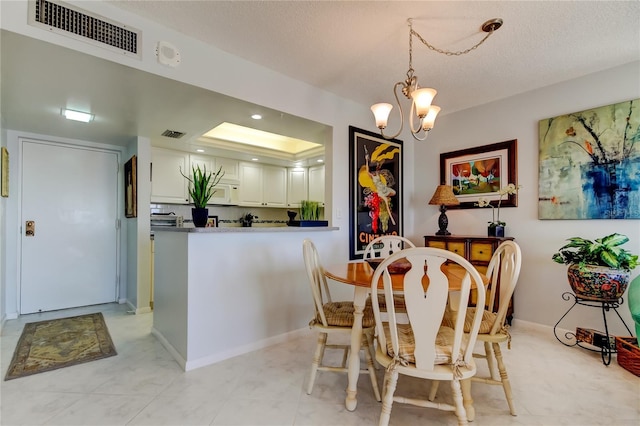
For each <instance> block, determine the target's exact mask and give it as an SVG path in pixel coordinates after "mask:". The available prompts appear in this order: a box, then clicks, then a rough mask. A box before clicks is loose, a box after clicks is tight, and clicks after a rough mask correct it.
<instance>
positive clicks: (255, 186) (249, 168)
mask: <svg viewBox="0 0 640 426" xmlns="http://www.w3.org/2000/svg"><path fill="white" fill-rule="evenodd" d="M239 170H240V191H239V200H238V201H239V203H238V204H239V205H241V206H253V207H286V206H287V169H286V168H285V167H278V166H269V165H263V164H256V163H245V162H241V163H240V164H239Z"/></svg>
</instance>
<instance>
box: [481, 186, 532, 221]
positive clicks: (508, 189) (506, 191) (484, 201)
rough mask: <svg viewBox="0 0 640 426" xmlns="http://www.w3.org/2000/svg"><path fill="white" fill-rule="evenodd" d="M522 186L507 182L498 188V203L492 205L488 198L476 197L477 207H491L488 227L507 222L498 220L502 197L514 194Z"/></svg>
mask: <svg viewBox="0 0 640 426" xmlns="http://www.w3.org/2000/svg"><path fill="white" fill-rule="evenodd" d="M520 188H522V185H515V184H513V183H510V184H508V185H507V186H505V187H504V188H500V190H499V191H498V194H499V195H500V198H498V205H497V206H494V205H493V204H491V201H489V199H488V198H485V197H480V198H478V202H477V203H476V204H475V205H476V206H478V207H487V206H488V207H491V216H492V217H491V219H492V220H491V222H488V223H489V228H495V227H496V226H505V225H506V224H507V223H506V222H503V221H501V220H500V205H502V198H503V197H504V196H505V195H514V194H517V193H518V191H519V190H520Z"/></svg>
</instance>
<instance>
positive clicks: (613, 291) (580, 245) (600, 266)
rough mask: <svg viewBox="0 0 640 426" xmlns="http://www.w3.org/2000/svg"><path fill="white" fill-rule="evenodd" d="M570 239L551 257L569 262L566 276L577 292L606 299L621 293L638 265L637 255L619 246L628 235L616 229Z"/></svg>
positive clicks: (581, 295) (591, 297) (610, 299)
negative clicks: (594, 237) (596, 235)
mask: <svg viewBox="0 0 640 426" xmlns="http://www.w3.org/2000/svg"><path fill="white" fill-rule="evenodd" d="M568 241H569V243H567V244H565V245H564V246H562V247H561V248H560V249H559V250H558V251H557V252H556V253H554V254H553V256H552V260H553V261H554V262H557V263H560V264H565V265H569V268H568V270H567V278H568V279H569V285H571V288H572V289H573V291H574V293H575V294H576V296H578V297H580V298H583V299H589V300H606V301H616V300H618V299H619V298H620V297H622V295H623V294H624V291H625V290H626V288H627V286H628V285H629V278H630V275H631V274H630V271H631V270H632V269H634V268H635V267H636V266H638V255H637V254H632V253H630V252H629V251H628V250H625V249H623V248H622V247H620V246H621V245H623V244H625V243H626V242H628V241H629V238H628V237H627V236H626V235H622V234H618V233H615V234H611V235H607V236H605V237H602V238H597V239H596V240H594V241H592V240H588V239H586V238H582V237H573V238H569V240H568Z"/></svg>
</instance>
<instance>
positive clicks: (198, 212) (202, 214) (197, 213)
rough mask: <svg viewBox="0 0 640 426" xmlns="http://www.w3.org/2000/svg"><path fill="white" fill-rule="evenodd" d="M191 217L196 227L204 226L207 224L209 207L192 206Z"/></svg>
mask: <svg viewBox="0 0 640 426" xmlns="http://www.w3.org/2000/svg"><path fill="white" fill-rule="evenodd" d="M191 218H192V219H193V225H194V226H195V227H196V228H204V227H206V226H207V219H209V209H205V208H202V207H193V208H192V209H191Z"/></svg>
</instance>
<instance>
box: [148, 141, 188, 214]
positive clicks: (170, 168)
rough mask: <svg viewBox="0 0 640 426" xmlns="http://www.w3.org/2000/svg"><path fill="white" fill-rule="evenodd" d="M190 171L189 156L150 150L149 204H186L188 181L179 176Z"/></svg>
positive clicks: (158, 149)
mask: <svg viewBox="0 0 640 426" xmlns="http://www.w3.org/2000/svg"><path fill="white" fill-rule="evenodd" d="M181 170H182V171H183V172H185V174H186V173H187V172H188V171H189V170H190V164H189V154H187V153H185V152H180V151H172V150H169V149H163V148H152V149H151V202H152V203H172V204H188V203H189V193H188V185H187V184H188V181H187V180H186V179H185V178H184V177H183V176H182V174H180V171H181Z"/></svg>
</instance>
